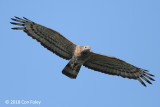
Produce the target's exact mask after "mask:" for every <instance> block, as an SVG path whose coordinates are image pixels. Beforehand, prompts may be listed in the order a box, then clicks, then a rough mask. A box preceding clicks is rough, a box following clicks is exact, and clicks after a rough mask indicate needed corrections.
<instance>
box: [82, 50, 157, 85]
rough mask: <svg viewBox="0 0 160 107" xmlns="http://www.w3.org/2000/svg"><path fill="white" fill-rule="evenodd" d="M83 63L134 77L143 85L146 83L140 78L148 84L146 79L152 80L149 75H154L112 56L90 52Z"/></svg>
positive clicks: (94, 67)
mask: <svg viewBox="0 0 160 107" xmlns="http://www.w3.org/2000/svg"><path fill="white" fill-rule="evenodd" d="M83 65H84V66H85V67H87V68H90V69H93V70H95V71H99V72H102V73H105V74H110V75H117V76H121V77H124V78H129V79H136V80H138V81H139V82H141V83H142V84H143V85H144V86H146V85H145V83H144V82H143V81H142V79H143V80H145V81H146V82H148V83H149V84H152V83H151V82H150V81H149V80H148V79H150V80H152V81H154V79H153V78H151V77H150V76H154V75H152V74H149V73H148V72H147V70H144V69H141V68H138V67H135V66H133V65H131V64H129V63H127V62H125V61H123V60H120V59H118V58H116V57H112V56H107V55H102V54H98V53H94V52H91V54H90V57H89V59H88V60H87V61H86V62H85V63H84V64H83Z"/></svg>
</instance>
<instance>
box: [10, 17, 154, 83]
mask: <svg viewBox="0 0 160 107" xmlns="http://www.w3.org/2000/svg"><path fill="white" fill-rule="evenodd" d="M11 19H12V20H13V21H15V22H17V23H15V22H11V24H14V25H18V26H21V27H15V28H12V29H14V30H23V31H24V32H26V33H27V34H28V35H29V36H30V37H32V38H33V39H36V40H37V41H38V42H40V43H41V45H42V46H44V47H45V48H47V49H48V50H50V51H52V52H53V53H55V54H56V55H58V56H60V57H62V58H64V59H67V60H70V61H69V63H68V64H67V65H66V67H65V68H64V69H63V70H62V73H63V74H64V75H66V76H68V77H70V78H73V79H75V78H76V77H77V75H78V73H79V70H80V68H81V66H82V65H84V66H85V67H87V68H90V69H93V70H95V71H99V72H102V73H105V74H110V75H117V76H121V77H124V78H129V79H135V80H138V81H139V82H140V83H141V84H142V85H144V86H146V84H145V83H144V82H143V81H142V80H145V81H146V82H148V83H149V84H152V83H151V82H150V81H149V80H152V81H155V80H154V79H153V78H151V77H153V76H154V75H152V74H150V73H148V71H147V70H144V69H141V68H138V67H135V66H134V65H131V64H129V63H127V62H125V61H123V60H121V59H118V58H116V57H112V56H107V55H102V54H98V53H94V52H92V51H90V47H89V46H78V45H76V44H74V43H72V42H71V41H69V40H68V39H66V38H65V37H64V36H63V35H61V34H60V33H58V32H56V31H55V30H52V29H50V28H47V27H45V26H42V25H39V24H37V23H35V22H33V21H31V20H29V19H27V18H25V17H23V18H19V17H15V18H11Z"/></svg>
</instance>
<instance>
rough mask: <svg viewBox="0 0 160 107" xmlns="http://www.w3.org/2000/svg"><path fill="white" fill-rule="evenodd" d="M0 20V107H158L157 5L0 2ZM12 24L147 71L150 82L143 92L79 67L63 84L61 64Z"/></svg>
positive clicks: (114, 0) (131, 0) (154, 1)
mask: <svg viewBox="0 0 160 107" xmlns="http://www.w3.org/2000/svg"><path fill="white" fill-rule="evenodd" d="M0 13H1V17H0V22H1V27H0V28H1V30H0V31H1V36H0V37H1V42H0V107H17V106H19V107H20V106H21V107H36V106H38V105H37V104H20V105H17V104H5V101H6V100H9V101H10V102H11V101H12V100H20V101H22V100H24V101H30V100H37V101H41V104H40V106H41V107H160V78H159V76H160V62H159V60H160V1H159V0H79V1H78V0H77V1H76V0H27V1H26V0H0ZM14 16H18V17H23V16H24V17H26V18H29V19H30V20H32V21H34V22H36V23H39V24H41V25H44V26H47V27H49V28H52V29H54V30H56V31H58V32H60V33H61V34H63V35H64V36H65V37H67V38H68V39H69V40H71V41H73V42H74V43H76V44H78V45H89V46H91V50H92V51H94V52H98V53H102V54H106V55H111V56H115V57H118V58H120V59H123V60H124V61H127V62H129V63H131V64H133V65H135V66H137V67H140V68H143V69H147V70H149V71H150V73H152V74H154V75H155V76H156V77H155V78H154V79H155V80H156V81H155V82H153V85H150V84H147V86H148V87H144V86H142V85H141V84H140V83H139V82H138V81H136V80H129V79H124V78H121V77H117V76H111V75H107V74H102V73H99V72H96V71H93V70H90V69H87V68H85V67H82V68H81V70H80V73H79V75H78V77H77V79H75V80H72V79H69V78H68V77H66V76H64V75H63V74H62V73H61V71H62V69H63V68H64V66H65V65H66V64H67V63H68V61H67V60H64V59H61V58H60V57H58V56H56V55H55V54H53V53H52V52H50V51H48V50H47V49H45V48H43V47H42V46H41V45H40V43H38V42H36V41H35V40H33V39H31V38H30V37H28V36H27V35H26V34H25V33H24V32H22V31H15V30H11V29H10V28H11V27H14V26H13V25H11V24H10V23H9V22H10V21H11V20H10V18H11V17H14Z"/></svg>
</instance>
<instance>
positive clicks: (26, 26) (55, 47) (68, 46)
mask: <svg viewBox="0 0 160 107" xmlns="http://www.w3.org/2000/svg"><path fill="white" fill-rule="evenodd" d="M11 19H12V20H13V21H16V22H18V23H15V22H11V24H14V25H19V26H21V27H15V28H12V29H15V30H23V31H24V32H26V33H27V34H28V35H29V36H31V37H32V38H33V39H36V40H37V41H38V42H40V43H41V44H42V45H43V46H44V47H45V48H47V49H48V50H50V51H52V52H53V53H55V54H57V55H58V56H60V57H62V58H64V59H67V60H68V59H71V58H72V55H73V52H74V48H75V46H76V45H75V44H74V43H72V42H71V41H69V40H68V39H66V38H65V37H64V36H63V35H61V34H60V33H58V32H56V31H54V30H52V29H50V28H47V27H45V26H42V25H39V24H37V23H35V22H32V21H30V20H28V19H27V18H25V17H23V19H22V18H19V17H15V18H11Z"/></svg>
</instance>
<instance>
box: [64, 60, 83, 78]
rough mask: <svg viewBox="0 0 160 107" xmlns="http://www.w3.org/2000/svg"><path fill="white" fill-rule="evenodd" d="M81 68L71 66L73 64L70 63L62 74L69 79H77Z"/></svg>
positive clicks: (79, 66) (75, 65) (74, 65)
mask: <svg viewBox="0 0 160 107" xmlns="http://www.w3.org/2000/svg"><path fill="white" fill-rule="evenodd" d="M80 68H81V65H77V64H73V65H71V63H70V62H69V63H68V64H67V65H66V66H65V68H64V69H63V71H62V73H63V74H64V75H66V76H68V77H69V78H72V79H76V77H77V75H78V73H79V70H80Z"/></svg>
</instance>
